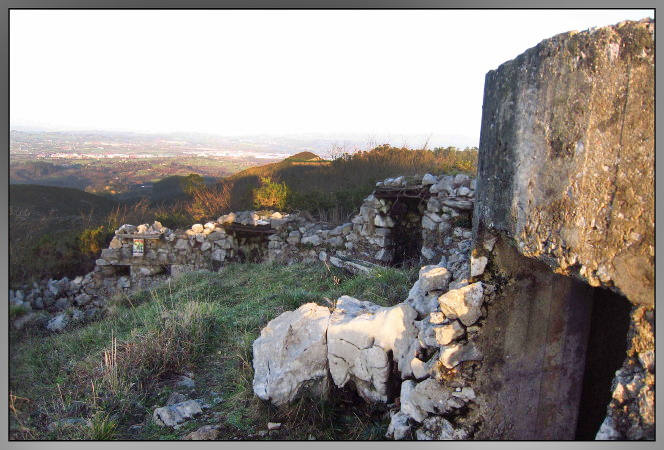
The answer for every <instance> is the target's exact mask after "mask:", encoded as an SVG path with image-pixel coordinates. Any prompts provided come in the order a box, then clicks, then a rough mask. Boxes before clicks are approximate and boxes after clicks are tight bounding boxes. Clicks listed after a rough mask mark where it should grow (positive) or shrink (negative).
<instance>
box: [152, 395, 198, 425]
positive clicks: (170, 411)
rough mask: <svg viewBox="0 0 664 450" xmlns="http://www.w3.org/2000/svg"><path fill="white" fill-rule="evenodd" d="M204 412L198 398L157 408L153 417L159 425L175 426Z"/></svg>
mask: <svg viewBox="0 0 664 450" xmlns="http://www.w3.org/2000/svg"><path fill="white" fill-rule="evenodd" d="M202 412H203V410H202V409H201V405H200V404H199V403H198V402H197V401H196V400H187V401H184V402H181V403H176V404H174V405H168V406H162V407H161V408H157V409H155V410H154V413H153V414H152V418H153V420H154V422H155V423H156V424H157V425H159V426H162V427H163V426H167V427H174V426H177V425H179V424H181V423H183V422H184V421H186V420H188V419H191V418H192V417H194V416H195V415H197V414H200V413H202Z"/></svg>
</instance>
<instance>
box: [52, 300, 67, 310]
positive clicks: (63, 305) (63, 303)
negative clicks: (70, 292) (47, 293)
mask: <svg viewBox="0 0 664 450" xmlns="http://www.w3.org/2000/svg"><path fill="white" fill-rule="evenodd" d="M53 307H54V308H55V309H57V310H63V309H67V308H69V299H67V297H62V298H59V299H57V300H56V301H55V305H54V306H53Z"/></svg>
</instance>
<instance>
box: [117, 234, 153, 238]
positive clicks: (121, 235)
mask: <svg viewBox="0 0 664 450" xmlns="http://www.w3.org/2000/svg"><path fill="white" fill-rule="evenodd" d="M115 236H117V237H119V238H121V239H161V236H162V235H161V234H124V233H122V234H116V235H115Z"/></svg>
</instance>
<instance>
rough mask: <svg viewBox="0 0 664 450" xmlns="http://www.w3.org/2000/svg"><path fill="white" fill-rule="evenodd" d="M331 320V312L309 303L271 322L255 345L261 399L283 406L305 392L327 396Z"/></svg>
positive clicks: (256, 382)
mask: <svg viewBox="0 0 664 450" xmlns="http://www.w3.org/2000/svg"><path fill="white" fill-rule="evenodd" d="M329 320H330V311H329V309H327V308H326V307H324V306H319V305H317V304H315V303H307V304H304V305H302V306H300V307H299V308H298V309H296V310H295V311H288V312H285V313H283V314H281V315H280V316H278V317H277V318H275V319H273V320H271V321H270V322H268V324H267V325H266V326H265V328H263V329H262V330H261V335H260V337H259V338H258V339H256V340H255V341H254V344H253V354H254V360H253V365H254V381H253V388H254V392H255V393H256V395H257V396H258V397H259V398H261V399H263V400H269V401H271V402H272V403H273V404H275V405H282V404H285V403H288V402H290V401H292V400H294V399H295V398H297V397H298V396H299V395H301V394H302V393H303V392H304V390H311V391H312V392H313V393H315V394H317V395H320V396H324V395H326V392H327V389H328V385H329V381H328V375H327V373H328V363H327V337H326V332H327V329H328V322H329Z"/></svg>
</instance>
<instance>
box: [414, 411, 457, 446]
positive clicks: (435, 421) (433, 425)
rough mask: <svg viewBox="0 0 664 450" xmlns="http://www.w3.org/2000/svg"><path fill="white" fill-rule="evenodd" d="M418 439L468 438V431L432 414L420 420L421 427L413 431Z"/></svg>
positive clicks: (448, 439) (444, 439) (446, 439)
mask: <svg viewBox="0 0 664 450" xmlns="http://www.w3.org/2000/svg"><path fill="white" fill-rule="evenodd" d="M415 437H416V438H417V440H418V441H450V440H463V439H467V438H468V433H467V432H466V431H465V430H463V429H455V428H454V426H452V424H451V423H450V422H449V421H448V420H447V419H444V418H442V417H440V416H432V417H429V418H427V419H425V420H424V422H422V427H421V428H419V429H418V430H417V431H416V432H415Z"/></svg>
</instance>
